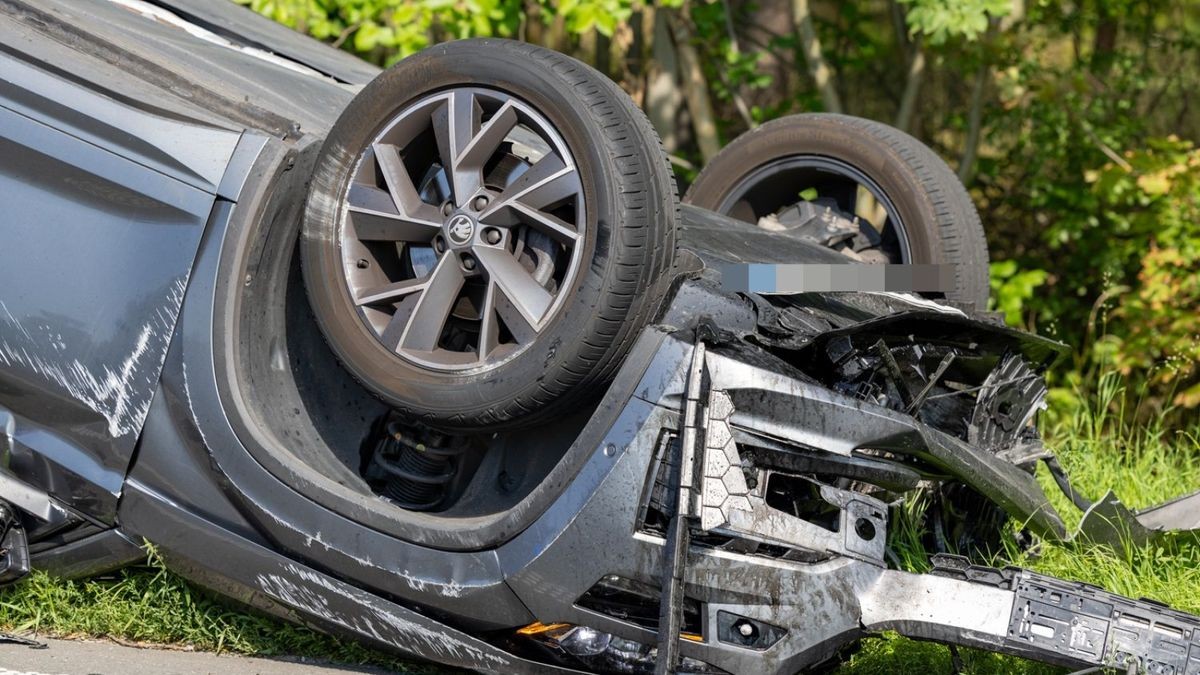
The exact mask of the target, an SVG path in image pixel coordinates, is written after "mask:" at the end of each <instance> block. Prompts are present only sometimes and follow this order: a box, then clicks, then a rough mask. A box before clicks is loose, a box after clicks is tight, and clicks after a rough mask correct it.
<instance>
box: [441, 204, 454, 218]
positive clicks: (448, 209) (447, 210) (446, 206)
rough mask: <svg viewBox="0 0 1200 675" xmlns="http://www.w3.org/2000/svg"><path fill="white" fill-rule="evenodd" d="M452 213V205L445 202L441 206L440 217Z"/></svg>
mask: <svg viewBox="0 0 1200 675" xmlns="http://www.w3.org/2000/svg"><path fill="white" fill-rule="evenodd" d="M453 212H454V204H453V203H451V202H446V203H445V204H442V215H443V216H448V215H450V214H451V213H453Z"/></svg>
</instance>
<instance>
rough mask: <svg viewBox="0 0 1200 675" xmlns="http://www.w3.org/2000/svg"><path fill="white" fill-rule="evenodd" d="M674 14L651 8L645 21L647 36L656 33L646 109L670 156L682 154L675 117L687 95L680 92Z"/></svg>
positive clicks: (650, 43)
mask: <svg viewBox="0 0 1200 675" xmlns="http://www.w3.org/2000/svg"><path fill="white" fill-rule="evenodd" d="M669 11H670V10H667V9H657V10H656V9H653V8H652V7H649V6H647V7H646V10H645V12H646V13H645V14H644V15H643V18H642V21H644V22H645V25H644V27H645V29H646V31H647V32H650V31H653V32H652V35H653V39H650V40H647V41H646V44H647V46H650V47H651V49H652V50H653V51H652V55H653V58H652V59H651V60H650V61H649V63H648V64H647V65H648V67H647V69H646V95H645V101H644V102H643V107H644V108H645V110H646V116H647V117H649V118H650V124H652V125H653V126H654V129H655V131H657V132H658V135H659V137H661V138H662V142H663V147H665V148H666V149H667V152H677V151H678V150H679V134H678V133H677V130H676V128H675V125H676V120H675V114H676V112H677V111H678V110H679V107H680V106H681V105H683V94H682V93H681V92H680V91H679V84H678V82H679V65H678V62H677V59H676V54H675V44H674V41H673V40H672V38H671V29H670V27H669V26H668V25H667V17H666V14H667V12H669Z"/></svg>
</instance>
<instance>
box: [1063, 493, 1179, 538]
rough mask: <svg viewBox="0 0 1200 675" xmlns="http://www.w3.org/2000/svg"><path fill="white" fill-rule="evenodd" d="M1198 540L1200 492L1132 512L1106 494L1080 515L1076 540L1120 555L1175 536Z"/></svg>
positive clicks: (1114, 497) (1112, 496)
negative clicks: (1184, 535)
mask: <svg viewBox="0 0 1200 675" xmlns="http://www.w3.org/2000/svg"><path fill="white" fill-rule="evenodd" d="M1189 533H1190V534H1193V535H1195V536H1197V537H1200V492H1196V493H1193V494H1191V495H1187V496H1184V497H1180V498H1178V499H1174V500H1171V501H1169V502H1166V503H1165V504H1160V505H1158V506H1152V507H1150V508H1147V509H1143V510H1141V511H1132V510H1130V509H1129V507H1127V506H1125V505H1124V504H1123V503H1121V500H1120V499H1118V498H1117V495H1116V494H1115V493H1114V492H1113V491H1112V490H1109V491H1108V492H1107V493H1105V495H1104V496H1103V497H1101V498H1100V499H1099V500H1097V501H1096V502H1095V503H1094V504H1092V506H1091V508H1089V509H1088V510H1087V511H1086V512H1085V513H1084V514H1083V520H1081V521H1080V523H1079V532H1078V534H1076V535H1075V536H1076V538H1078V539H1081V540H1083V541H1086V542H1090V543H1096V544H1107V545H1109V546H1111V547H1113V548H1114V549H1116V550H1118V551H1120V550H1123V549H1124V548H1126V547H1127V546H1134V547H1143V546H1146V545H1147V544H1151V543H1161V542H1163V541H1164V540H1165V538H1166V537H1168V536H1170V535H1174V534H1189Z"/></svg>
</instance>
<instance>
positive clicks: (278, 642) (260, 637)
mask: <svg viewBox="0 0 1200 675" xmlns="http://www.w3.org/2000/svg"><path fill="white" fill-rule="evenodd" d="M0 628H2V629H3V630H5V631H15V632H19V633H22V634H29V633H32V634H35V635H40V636H48V637H64V638H71V637H89V638H110V639H114V640H117V641H119V642H133V643H143V644H156V645H171V646H173V647H178V648H188V649H197V650H204V651H215V652H232V653H238V654H248V655H255V656H282V655H286V656H294V657H307V658H312V659H317V660H321V661H332V662H337V663H345V664H355V665H372V666H379V667H384V668H388V669H391V670H394V671H396V672H398V673H437V672H448V671H446V670H443V669H437V668H434V667H431V666H427V665H423V664H412V663H408V662H405V661H402V660H399V659H397V658H396V657H395V656H393V655H389V654H384V653H381V652H377V651H373V650H371V649H367V648H366V647H363V646H362V645H361V644H359V643H357V642H354V641H351V640H342V639H339V638H335V637H331V636H328V635H324V634H322V633H318V632H316V631H314V630H311V629H308V628H304V627H302V626H296V625H293V624H289V623H285V622H282V621H279V620H278V619H274V618H272V617H268V616H266V615H262V614H259V613H257V612H250V611H247V610H246V609H244V608H242V607H239V606H235V605H233V604H231V603H229V602H227V601H225V600H224V599H222V598H218V597H216V596H214V595H212V594H210V593H208V592H207V591H204V590H202V589H200V588H198V587H196V586H194V585H192V584H191V583H189V582H187V581H186V580H184V579H183V578H182V577H179V576H178V575H176V574H174V573H173V572H170V571H168V570H167V569H166V568H165V567H163V565H162V563H161V562H160V561H159V560H158V559H157V557H155V556H153V555H152V556H151V558H150V560H149V561H148V563H147V564H146V565H144V566H135V567H130V568H126V569H124V570H121V571H119V572H117V573H116V574H113V575H110V576H107V577H101V578H97V579H88V580H84V581H62V580H58V579H54V578H51V577H50V576H48V575H46V574H44V573H41V572H34V573H32V574H30V575H29V576H28V577H26V578H25V579H23V580H21V581H20V582H19V583H17V584H16V585H15V586H13V587H11V588H8V589H5V590H3V591H0Z"/></svg>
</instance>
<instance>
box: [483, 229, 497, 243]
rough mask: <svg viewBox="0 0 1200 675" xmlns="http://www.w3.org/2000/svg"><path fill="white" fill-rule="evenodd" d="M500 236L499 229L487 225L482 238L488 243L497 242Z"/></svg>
mask: <svg viewBox="0 0 1200 675" xmlns="http://www.w3.org/2000/svg"><path fill="white" fill-rule="evenodd" d="M500 236H501V235H500V230H497V229H496V228H494V227H489V228H488V229H486V230H484V231H483V240H484V241H486V242H487V243H489V244H499V243H500Z"/></svg>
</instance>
